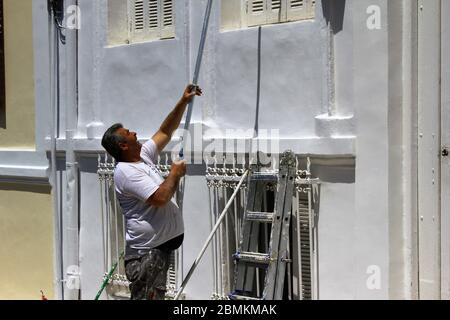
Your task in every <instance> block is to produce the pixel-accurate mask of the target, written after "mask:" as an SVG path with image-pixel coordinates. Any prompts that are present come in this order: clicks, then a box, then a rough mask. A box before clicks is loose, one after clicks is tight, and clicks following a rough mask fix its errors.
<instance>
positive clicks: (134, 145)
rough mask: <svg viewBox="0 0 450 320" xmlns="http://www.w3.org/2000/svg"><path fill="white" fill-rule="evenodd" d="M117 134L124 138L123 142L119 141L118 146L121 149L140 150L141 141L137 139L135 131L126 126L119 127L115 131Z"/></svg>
mask: <svg viewBox="0 0 450 320" xmlns="http://www.w3.org/2000/svg"><path fill="white" fill-rule="evenodd" d="M116 133H117V134H118V135H120V136H122V137H124V138H125V140H126V142H125V143H120V148H121V149H122V150H123V151H132V152H134V151H136V150H137V151H140V150H141V147H142V145H141V143H140V142H139V141H138V139H137V135H136V132H133V131H130V130H128V129H127V128H120V129H119V130H117V132H116Z"/></svg>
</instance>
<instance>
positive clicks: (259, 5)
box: [247, 0, 271, 27]
mask: <svg viewBox="0 0 450 320" xmlns="http://www.w3.org/2000/svg"><path fill="white" fill-rule="evenodd" d="M268 1H271V0H247V25H248V26H249V27H252V26H259V25H262V24H266V23H267V16H266V14H267V2H268Z"/></svg>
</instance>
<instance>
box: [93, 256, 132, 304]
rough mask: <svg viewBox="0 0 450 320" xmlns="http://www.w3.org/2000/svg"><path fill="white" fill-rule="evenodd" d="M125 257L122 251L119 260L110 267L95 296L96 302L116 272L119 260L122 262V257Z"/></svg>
mask: <svg viewBox="0 0 450 320" xmlns="http://www.w3.org/2000/svg"><path fill="white" fill-rule="evenodd" d="M124 255H125V252H124V251H123V252H122V253H121V254H120V257H119V260H117V262H116V263H114V265H113V266H112V268H111V270H110V271H109V273H108V275H107V276H106V279H105V280H104V281H103V283H102V287H101V288H100V290H99V291H98V293H97V295H96V296H95V300H98V298H100V295H101V294H102V292H103V290H105V288H106V286H107V285H108V282H109V280H110V279H111V277H112V275H113V273H114V271H116V268H117V265H118V264H119V262H120V260H122V258H123V256H124Z"/></svg>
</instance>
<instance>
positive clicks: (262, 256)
mask: <svg viewBox="0 0 450 320" xmlns="http://www.w3.org/2000/svg"><path fill="white" fill-rule="evenodd" d="M233 257H234V259H236V260H239V261H240V262H248V263H254V264H260V265H268V264H269V263H270V261H271V259H270V256H269V255H268V254H267V253H256V252H238V253H235V254H234V255H233Z"/></svg>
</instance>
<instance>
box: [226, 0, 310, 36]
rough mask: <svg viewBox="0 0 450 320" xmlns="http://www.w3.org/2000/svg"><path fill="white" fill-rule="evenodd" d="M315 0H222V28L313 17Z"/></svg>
mask: <svg viewBox="0 0 450 320" xmlns="http://www.w3.org/2000/svg"><path fill="white" fill-rule="evenodd" d="M315 5H316V1H315V0H222V29H225V30H226V29H239V28H245V27H253V26H259V25H265V24H272V23H282V22H289V21H297V20H306V19H313V18H314V16H315Z"/></svg>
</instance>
